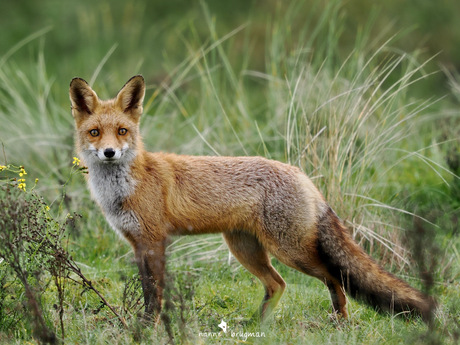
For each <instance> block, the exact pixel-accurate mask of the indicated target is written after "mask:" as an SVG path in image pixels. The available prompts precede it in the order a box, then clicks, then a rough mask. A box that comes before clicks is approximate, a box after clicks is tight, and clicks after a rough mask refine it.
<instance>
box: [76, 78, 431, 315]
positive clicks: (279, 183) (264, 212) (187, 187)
mask: <svg viewBox="0 0 460 345" xmlns="http://www.w3.org/2000/svg"><path fill="white" fill-rule="evenodd" d="M144 95H145V83H144V78H143V77H142V76H140V75H137V76H134V77H132V78H131V79H130V80H129V81H128V82H127V83H126V84H125V85H124V86H123V88H122V89H121V90H120V91H119V92H118V94H117V96H116V98H114V99H111V100H108V101H103V100H100V99H99V98H98V96H97V95H96V93H95V92H94V91H93V90H92V89H91V87H90V86H89V85H88V83H87V82H86V81H84V80H83V79H80V78H74V79H73V80H72V82H71V83H70V100H71V105H72V115H73V117H74V120H75V125H76V149H77V152H78V154H79V156H80V158H81V160H82V162H83V163H84V164H85V165H86V166H87V167H88V177H87V182H88V185H89V189H90V190H91V193H92V196H93V198H94V199H95V200H96V202H97V203H98V204H99V206H100V207H101V209H102V211H103V213H104V214H105V217H106V218H107V221H108V222H109V223H110V225H111V227H112V228H113V229H115V230H116V231H117V232H119V233H120V234H121V235H123V236H124V238H126V240H127V241H128V242H129V243H130V244H131V245H132V247H133V250H134V254H135V259H136V262H137V265H138V268H139V273H140V277H141V280H142V289H143V293H144V301H145V314H146V315H147V316H150V317H153V316H154V315H155V316H156V317H158V314H159V312H160V311H161V302H162V295H163V289H164V270H165V246H166V243H167V239H168V237H169V236H171V235H187V234H209V233H218V232H221V233H222V234H223V237H224V239H225V241H226V242H227V244H228V247H229V249H230V251H231V252H232V253H233V255H234V256H235V257H236V258H237V259H238V261H239V262H240V263H241V264H242V265H243V266H244V267H245V268H246V269H247V270H248V271H249V272H251V273H252V274H253V275H255V276H256V277H257V278H259V279H260V281H261V282H262V284H263V285H264V287H265V296H264V298H263V301H262V304H261V306H260V314H259V315H260V317H261V319H264V318H266V317H267V315H269V314H270V313H271V311H272V310H273V308H275V306H276V304H277V303H278V300H279V299H280V297H281V295H282V293H283V291H284V289H285V287H286V283H285V282H284V280H283V278H282V277H281V276H280V275H279V274H278V272H277V271H276V270H275V268H274V267H273V266H272V264H271V259H270V255H272V256H274V257H275V258H277V259H278V260H279V261H281V262H282V263H284V264H285V265H287V266H289V267H292V268H294V269H296V270H299V271H300V272H303V273H305V274H308V275H311V276H313V277H316V278H318V279H320V280H321V281H322V282H324V283H325V285H326V286H327V288H328V289H329V292H330V294H331V300H332V306H333V310H334V311H335V312H336V313H337V314H341V315H342V316H343V317H344V318H347V316H348V314H347V307H346V304H347V299H346V297H345V292H347V293H348V294H350V295H351V296H352V297H354V298H358V299H361V300H364V301H365V302H367V303H368V304H370V305H372V306H374V307H375V308H376V309H377V310H380V311H391V312H395V313H399V312H408V313H410V314H417V315H420V316H422V317H423V319H424V320H429V319H430V318H431V314H432V310H433V308H434V305H435V302H434V299H432V298H431V297H429V296H427V295H425V294H424V293H422V292H420V291H418V290H416V289H414V288H412V287H411V286H409V285H408V284H407V283H405V282H404V281H402V280H400V279H398V278H397V277H395V276H393V275H392V274H390V273H388V272H386V271H384V270H383V269H382V268H381V267H380V266H379V265H378V264H377V263H376V262H375V261H374V260H373V259H372V258H371V257H370V256H369V255H367V254H366V253H365V252H364V250H363V249H362V248H361V247H359V245H358V244H357V243H356V242H355V241H354V240H353V239H352V237H351V235H350V234H349V233H348V231H347V230H346V228H345V227H344V226H343V225H342V223H341V221H340V219H339V218H338V217H337V215H336V214H335V213H334V211H333V210H332V209H331V208H330V207H329V205H328V204H327V203H326V201H325V200H324V198H323V196H322V195H321V193H320V192H319V191H318V189H317V188H316V187H315V186H314V185H313V183H312V182H311V180H310V179H309V178H308V177H307V176H306V175H305V174H304V173H302V172H301V170H300V169H298V168H296V167H294V166H291V165H288V164H284V163H281V162H278V161H273V160H268V159H265V158H261V157H198V156H185V155H176V154H167V153H151V152H147V151H145V150H144V147H143V144H142V139H141V136H140V133H139V119H140V117H141V115H142V112H143V100H144Z"/></svg>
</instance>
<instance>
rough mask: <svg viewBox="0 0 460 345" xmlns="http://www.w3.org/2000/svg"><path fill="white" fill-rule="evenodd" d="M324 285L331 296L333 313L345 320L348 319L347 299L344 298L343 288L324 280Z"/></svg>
mask: <svg viewBox="0 0 460 345" xmlns="http://www.w3.org/2000/svg"><path fill="white" fill-rule="evenodd" d="M325 283H326V286H327V288H328V289H329V292H330V294H331V300H332V308H333V310H334V312H335V313H336V314H338V315H342V316H343V318H345V319H346V318H348V312H347V297H346V296H345V292H344V289H343V286H342V285H341V284H339V283H337V282H333V281H332V280H326V281H325Z"/></svg>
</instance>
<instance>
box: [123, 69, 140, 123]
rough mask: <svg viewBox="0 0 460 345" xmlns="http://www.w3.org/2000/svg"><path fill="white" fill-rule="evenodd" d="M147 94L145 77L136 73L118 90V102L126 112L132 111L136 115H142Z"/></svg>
mask: <svg viewBox="0 0 460 345" xmlns="http://www.w3.org/2000/svg"><path fill="white" fill-rule="evenodd" d="M144 96H145V82H144V77H142V76H141V75H136V76H134V77H132V78H131V79H129V80H128V82H127V83H126V84H125V85H124V86H123V87H122V89H121V90H120V92H118V95H117V99H116V104H117V106H118V107H119V108H120V109H121V110H122V111H124V112H125V113H131V114H132V115H134V116H135V117H140V116H141V115H142V103H143V102H144Z"/></svg>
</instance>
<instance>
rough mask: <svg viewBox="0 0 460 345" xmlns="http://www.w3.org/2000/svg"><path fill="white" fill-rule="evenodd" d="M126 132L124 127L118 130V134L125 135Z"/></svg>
mask: <svg viewBox="0 0 460 345" xmlns="http://www.w3.org/2000/svg"><path fill="white" fill-rule="evenodd" d="M126 133H128V130H127V129H126V128H120V129H119V130H118V134H120V135H125V134H126Z"/></svg>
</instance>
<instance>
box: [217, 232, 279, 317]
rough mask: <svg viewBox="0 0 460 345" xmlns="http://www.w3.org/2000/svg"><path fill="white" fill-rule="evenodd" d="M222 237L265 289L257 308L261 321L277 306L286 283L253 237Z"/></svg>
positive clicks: (232, 234)
mask: <svg viewBox="0 0 460 345" xmlns="http://www.w3.org/2000/svg"><path fill="white" fill-rule="evenodd" d="M223 235H224V238H225V240H226V241H227V244H228V247H229V248H230V251H231V252H232V253H233V255H234V256H235V257H236V258H237V259H238V261H239V262H240V263H241V264H242V265H243V266H244V267H245V268H246V269H247V270H248V271H249V272H251V273H252V274H254V275H255V276H256V277H257V278H259V280H260V281H261V282H262V284H263V285H264V287H265V296H264V299H263V300H262V304H261V306H260V308H259V312H260V318H261V320H263V319H265V318H266V317H267V316H268V315H270V314H271V312H272V311H273V309H274V308H275V307H276V305H277V304H278V301H279V299H280V297H281V295H282V294H283V292H284V289H285V287H286V283H285V282H284V280H283V278H282V277H281V276H280V275H279V274H278V272H277V271H276V270H275V268H274V267H273V266H272V264H271V262H270V258H269V256H268V253H267V251H266V250H265V248H264V247H263V246H262V244H261V243H260V242H259V240H258V239H257V238H256V237H255V236H254V235H252V234H249V233H247V232H243V231H232V232H225V233H224V234H223Z"/></svg>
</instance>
